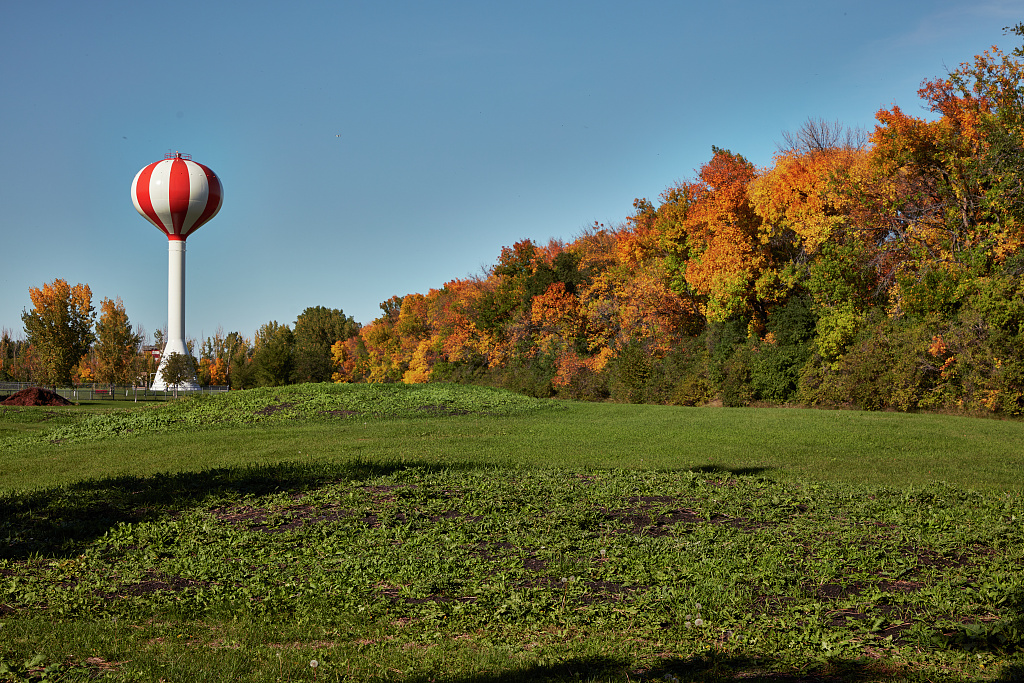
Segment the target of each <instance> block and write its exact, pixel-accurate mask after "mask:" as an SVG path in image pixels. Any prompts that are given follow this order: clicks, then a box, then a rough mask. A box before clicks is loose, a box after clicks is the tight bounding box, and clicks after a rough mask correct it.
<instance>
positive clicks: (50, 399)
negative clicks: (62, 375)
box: [0, 387, 74, 406]
mask: <svg viewBox="0 0 1024 683" xmlns="http://www.w3.org/2000/svg"><path fill="white" fill-rule="evenodd" d="M70 405H74V404H73V403H72V402H71V401H69V400H67V399H66V398H64V397H63V396H61V395H60V394H58V393H56V392H54V391H50V390H49V389H40V388H39V387H29V388H28V389H22V390H21V391H19V392H18V393H16V394H11V395H10V396H8V397H7V400H5V401H0V406H70Z"/></svg>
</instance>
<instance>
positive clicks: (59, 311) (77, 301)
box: [21, 278, 95, 385]
mask: <svg viewBox="0 0 1024 683" xmlns="http://www.w3.org/2000/svg"><path fill="white" fill-rule="evenodd" d="M28 292H29V296H30V297H31V299H32V310H31V311H25V312H22V314H21V320H22V322H23V323H24V324H25V332H26V333H27V334H28V341H29V343H30V344H31V345H32V346H33V347H35V349H36V352H37V353H38V354H39V357H40V360H41V368H40V371H41V375H42V376H41V377H40V378H39V379H41V380H42V381H44V382H46V383H47V384H52V385H57V384H70V383H71V372H72V371H73V370H74V368H75V366H76V365H77V364H78V362H79V361H80V360H81V359H82V356H84V355H85V354H86V352H87V351H88V350H89V346H90V345H91V344H92V342H93V341H94V339H95V337H94V336H93V332H92V323H93V318H94V310H93V307H92V290H91V289H89V285H83V284H81V283H79V284H77V285H75V286H74V287H72V286H70V285H69V284H68V283H67V282H66V281H65V280H61V279H59V278H58V279H56V280H54V281H53V282H48V283H45V284H44V285H43V286H42V287H41V288H39V289H37V288H35V287H29V289H28Z"/></svg>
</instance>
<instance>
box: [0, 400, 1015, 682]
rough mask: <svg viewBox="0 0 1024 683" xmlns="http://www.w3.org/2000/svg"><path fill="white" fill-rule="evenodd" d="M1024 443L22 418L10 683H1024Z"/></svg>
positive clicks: (355, 418) (837, 427)
mask: <svg viewBox="0 0 1024 683" xmlns="http://www.w3.org/2000/svg"><path fill="white" fill-rule="evenodd" d="M122 406H123V404H122ZM1022 436H1024V425H1022V424H1021V423H1019V422H1006V421H994V420H972V419H966V418H959V417H950V416H935V415H906V414H891V413H862V412H853V411H844V412H827V411H809V410H790V409H701V408H695V409H685V408H667V407H659V406H633V405H613V404H582V403H581V404H577V403H564V402H549V401H537V400H534V399H528V398H525V397H521V396H517V395H514V394H509V393H505V392H495V391H491V390H486V389H480V388H473V387H451V386H444V385H425V386H415V387H407V386H395V385H388V386H376V387H375V386H341V385H338V386H326V385H323V386H304V387H282V388H277V389H262V390H254V391H247V392H233V393H231V394H226V395H221V396H215V397H205V398H198V399H195V400H193V399H186V400H182V401H179V402H176V403H173V404H170V405H162V406H147V407H143V408H139V409H129V410H127V411H126V410H124V409H123V408H122V407H121V406H117V407H111V406H109V405H105V404H89V405H81V406H76V407H73V408H70V409H55V408H28V409H3V408H0V538H2V539H4V543H3V544H2V545H0V662H2V663H0V680H68V681H76V680H95V679H97V678H108V679H110V680H121V681H135V680H139V681H161V680H163V681H210V680H247V681H248V680H251V681H319V680H323V681H340V680H352V681H369V680H396V681H398V680H401V681H424V682H426V681H431V680H436V681H453V682H455V681H457V682H467V683H468V682H469V681H481V682H487V683H506V682H511V681H534V680H551V681H577V680H579V681H641V680H644V681H649V680H674V679H678V680H680V681H686V680H693V681H718V680H743V681H748V680H771V681H838V680H855V681H873V680H879V681H901V680H921V681H925V680H928V681H968V680H999V681H1011V680H1021V679H1022V678H1024V654H1022V645H1024V579H1022V578H1021V567H1022V566H1024V531H1022V528H1021V520H1022V519H1024V502H1022V498H1021V495H1022V492H1024V476H1022V470H1024V447H1022V446H1021V443H1022V440H1021V437H1022ZM314 661H315V662H316V666H315V667H314V666H311V663H312V662H314ZM5 677H6V678H5Z"/></svg>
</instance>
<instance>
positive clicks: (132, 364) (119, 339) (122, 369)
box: [95, 297, 142, 384]
mask: <svg viewBox="0 0 1024 683" xmlns="http://www.w3.org/2000/svg"><path fill="white" fill-rule="evenodd" d="M96 337H97V344H96V347H95V351H96V357H97V360H98V361H99V370H98V372H97V376H98V378H99V380H100V381H101V382H110V383H112V384H127V383H128V382H131V381H133V380H134V379H135V378H136V375H137V373H138V371H139V363H138V358H139V348H140V347H141V345H142V334H140V333H139V332H138V331H136V330H134V329H132V325H131V323H130V322H129V320H128V314H127V313H125V310H124V302H122V301H121V297H117V298H116V299H115V300H113V301H111V300H110V299H107V298H104V299H103V300H102V301H101V302H100V319H99V320H98V321H97V323H96Z"/></svg>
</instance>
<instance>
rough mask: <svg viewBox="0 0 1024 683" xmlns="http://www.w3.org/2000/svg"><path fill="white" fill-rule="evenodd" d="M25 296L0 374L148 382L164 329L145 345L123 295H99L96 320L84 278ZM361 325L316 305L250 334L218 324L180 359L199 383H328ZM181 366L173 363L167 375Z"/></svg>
mask: <svg viewBox="0 0 1024 683" xmlns="http://www.w3.org/2000/svg"><path fill="white" fill-rule="evenodd" d="M29 296H30V298H31V300H32V304H33V305H32V309H31V310H28V311H25V312H24V313H23V314H22V322H23V323H24V326H25V333H26V337H25V338H24V339H14V338H13V335H12V334H11V332H10V331H9V330H2V331H0V381H20V382H36V383H39V384H44V385H50V386H69V385H73V384H83V383H91V382H100V383H108V384H124V385H140V386H143V385H148V384H150V383H151V382H152V379H153V377H154V374H155V373H156V371H157V357H156V356H154V355H153V354H152V353H150V351H151V350H152V348H155V349H156V350H162V347H163V343H164V342H165V340H164V333H163V331H161V330H157V331H155V332H154V341H155V344H154V345H153V347H151V348H146V347H145V346H144V345H143V342H144V340H145V339H146V332H145V330H144V329H143V328H141V327H133V326H132V324H131V322H130V321H129V319H128V315H127V313H126V312H125V308H124V304H123V302H122V301H121V298H120V297H117V298H116V299H106V298H105V299H103V300H102V301H101V303H100V315H99V318H98V319H97V318H96V312H95V309H94V307H93V305H92V291H91V289H90V288H89V286H88V285H86V284H77V285H74V286H71V285H69V284H68V283H67V282H66V281H65V280H62V279H59V278H58V279H56V280H54V281H53V282H49V283H45V284H44V285H42V286H41V287H39V288H35V287H30V288H29ZM358 332H359V325H358V324H357V323H356V322H355V320H353V319H352V317H351V316H346V315H345V314H344V312H343V311H341V310H340V309H331V308H325V307H323V306H316V307H311V308H307V309H306V310H305V311H303V312H302V313H301V314H300V315H299V316H298V318H297V319H296V320H295V323H294V324H293V325H292V326H288V325H282V324H279V323H278V322H277V321H271V322H268V323H266V324H265V325H263V326H261V327H260V329H259V330H258V331H257V332H256V335H255V336H254V337H252V338H248V337H244V336H243V335H242V334H241V333H239V332H231V333H228V334H224V333H222V332H220V331H218V332H217V333H215V334H214V335H213V336H212V337H207V338H206V339H204V340H203V341H202V342H201V343H198V344H197V343H196V341H195V340H187V341H186V346H187V347H188V351H189V354H190V358H188V359H182V360H187V362H186V363H182V364H181V365H183V366H184V367H185V368H195V373H196V380H197V381H198V383H199V384H200V385H201V386H230V387H231V388H233V389H247V388H252V387H256V386H276V385H281V384H290V383H299V382H325V381H330V380H331V375H332V373H333V361H332V357H331V347H332V345H333V344H334V343H335V342H336V341H339V340H345V339H348V338H349V337H351V336H353V335H355V334H358ZM175 360H177V359H175ZM181 372H182V368H175V371H174V372H173V373H172V374H173V375H175V376H177V375H180V374H181ZM188 372H191V370H188Z"/></svg>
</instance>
